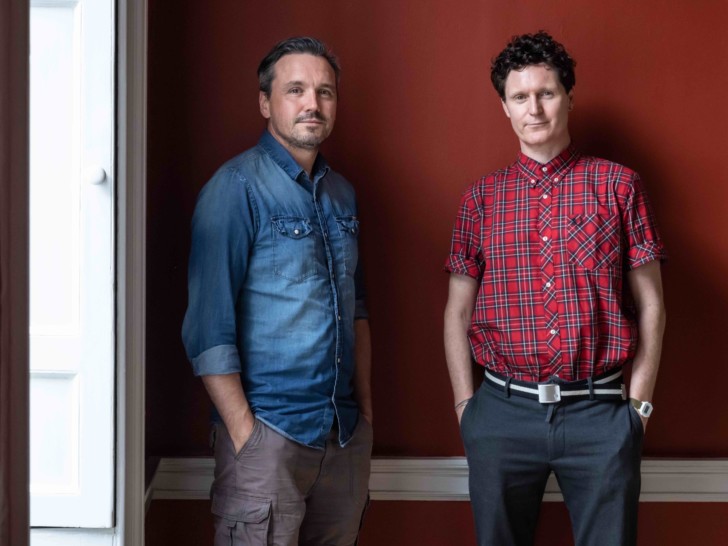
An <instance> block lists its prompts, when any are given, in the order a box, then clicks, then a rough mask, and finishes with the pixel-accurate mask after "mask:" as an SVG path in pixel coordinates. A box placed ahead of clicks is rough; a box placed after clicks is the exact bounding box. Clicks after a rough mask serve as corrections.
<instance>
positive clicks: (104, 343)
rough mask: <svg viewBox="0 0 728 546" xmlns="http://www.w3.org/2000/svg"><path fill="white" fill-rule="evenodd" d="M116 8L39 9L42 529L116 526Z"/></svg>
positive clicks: (36, 403) (33, 106) (35, 100)
mask: <svg viewBox="0 0 728 546" xmlns="http://www.w3.org/2000/svg"><path fill="white" fill-rule="evenodd" d="M112 8H113V4H112V0H78V1H71V0H42V1H41V0H38V1H36V0H32V1H31V32H30V35H31V59H30V110H31V120H30V133H31V137H30V141H31V142H30V155H31V168H30V188H31V192H30V200H31V205H30V240H31V249H30V271H31V274H30V283H31V288H30V292H31V301H30V370H31V372H30V373H31V379H30V384H31V387H30V396H31V465H30V467H31V469H30V470H31V472H30V474H31V485H30V489H31V525H32V526H42V527H96V528H103V527H112V526H113V524H114V520H113V511H114V505H113V493H114V491H113V484H114V474H113V470H114V452H113V441H114V428H113V425H114V383H113V378H114V360H113V355H114V330H113V325H114V320H113V318H114V309H113V295H114V292H113V290H114V276H113V273H114V267H113V259H112V256H113V214H112V213H113V176H112V175H111V173H113V172H114V171H113V98H114V95H113V55H114V49H113V44H114V35H113V9H112ZM89 167H93V168H101V169H103V170H104V171H105V172H106V173H107V177H106V180H105V181H104V182H103V183H101V184H89V183H86V182H85V181H84V172H86V170H87V169H88V168H89Z"/></svg>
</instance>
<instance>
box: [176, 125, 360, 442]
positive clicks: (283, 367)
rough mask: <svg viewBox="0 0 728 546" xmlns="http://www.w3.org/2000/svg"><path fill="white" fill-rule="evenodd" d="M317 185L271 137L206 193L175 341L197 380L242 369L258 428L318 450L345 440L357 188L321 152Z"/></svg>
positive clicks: (350, 427) (351, 405)
mask: <svg viewBox="0 0 728 546" xmlns="http://www.w3.org/2000/svg"><path fill="white" fill-rule="evenodd" d="M312 172H313V180H310V179H309V177H308V175H307V174H306V172H305V171H304V170H303V169H302V168H301V167H300V166H299V165H298V164H297V163H296V161H295V160H294V159H293V157H291V155H290V154H289V153H288V152H287V151H286V149H285V148H283V146H281V145H280V144H279V143H278V142H277V141H276V140H275V139H274V138H273V137H272V136H271V135H270V133H268V132H267V131H266V132H265V133H264V134H263V136H262V137H261V138H260V141H259V142H258V145H257V146H255V147H254V148H252V149H250V150H248V151H246V152H244V153H242V154H241V155H239V156H237V157H235V158H234V159H232V160H230V161H228V162H227V163H226V164H225V165H223V166H222V167H221V168H220V169H219V170H218V171H217V173H215V175H214V176H213V177H212V179H211V180H210V181H209V182H208V183H207V184H206V185H205V187H204V188H203V189H202V191H201V192H200V195H199V197H198V201H197V206H196V208H195V213H194V216H193V218H192V250H191V253H190V263H189V303H188V308H187V313H186V315H185V319H184V324H183V326H182V338H183V341H184V344H185V349H186V351H187V355H188V357H189V359H190V361H191V362H192V367H193V369H194V373H195V375H215V374H229V373H236V372H240V374H241V379H242V382H243V390H244V392H245V395H246V397H247V399H248V403H249V404H250V407H251V409H252V411H253V413H254V414H255V416H256V418H257V419H260V420H261V421H263V422H264V423H266V424H267V425H268V426H270V427H272V428H273V429H275V430H277V431H278V432H280V433H281V434H283V435H284V436H286V437H288V438H290V439H292V440H295V441H297V442H299V443H301V444H304V445H308V446H311V447H315V448H322V447H323V446H324V443H325V438H326V436H327V434H328V433H329V432H330V430H331V427H332V424H333V422H334V418H335V417H336V418H338V424H339V441H340V443H341V445H344V444H346V442H347V441H348V440H349V439H350V438H351V435H352V433H353V431H354V428H355V426H356V423H357V419H358V415H359V410H358V407H357V404H356V401H355V400H354V394H353V378H354V319H355V318H366V316H367V315H366V309H365V308H364V305H363V291H362V290H361V289H359V290H357V287H358V285H359V284H360V283H358V282H355V278H358V277H359V275H358V274H357V262H358V252H357V238H358V234H359V221H358V220H357V210H356V200H355V195H354V189H353V188H352V186H351V185H350V184H349V183H348V182H347V181H346V179H344V178H343V177H342V176H340V175H339V174H337V173H335V172H334V171H332V170H331V169H330V168H329V166H328V165H327V163H326V161H325V159H324V158H323V156H322V155H321V154H319V155H318V157H317V159H316V162H315V164H314V168H313V171H312Z"/></svg>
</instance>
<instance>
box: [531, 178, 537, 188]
mask: <svg viewBox="0 0 728 546" xmlns="http://www.w3.org/2000/svg"><path fill="white" fill-rule="evenodd" d="M531 185H532V186H535V185H536V181H535V180H534V179H533V178H532V179H531Z"/></svg>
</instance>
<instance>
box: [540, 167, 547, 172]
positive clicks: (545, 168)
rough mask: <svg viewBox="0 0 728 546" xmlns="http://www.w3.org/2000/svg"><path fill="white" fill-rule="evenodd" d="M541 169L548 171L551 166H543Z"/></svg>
mask: <svg viewBox="0 0 728 546" xmlns="http://www.w3.org/2000/svg"><path fill="white" fill-rule="evenodd" d="M541 170H542V171H543V172H547V171H548V170H549V168H548V167H541Z"/></svg>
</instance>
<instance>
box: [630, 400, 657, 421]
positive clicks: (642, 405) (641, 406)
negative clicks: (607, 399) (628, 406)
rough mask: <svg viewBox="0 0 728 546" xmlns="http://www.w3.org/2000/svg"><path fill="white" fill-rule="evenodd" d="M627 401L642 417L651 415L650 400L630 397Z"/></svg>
mask: <svg viewBox="0 0 728 546" xmlns="http://www.w3.org/2000/svg"><path fill="white" fill-rule="evenodd" d="M629 401H630V402H631V403H632V407H633V408H634V409H636V410H637V413H639V414H640V415H641V416H642V417H645V418H647V417H649V416H650V415H652V410H653V409H654V407H653V406H652V404H651V403H650V402H648V401H647V400H637V399H635V398H630V399H629Z"/></svg>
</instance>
